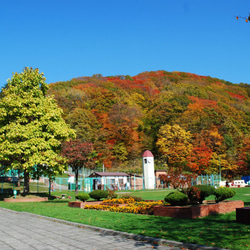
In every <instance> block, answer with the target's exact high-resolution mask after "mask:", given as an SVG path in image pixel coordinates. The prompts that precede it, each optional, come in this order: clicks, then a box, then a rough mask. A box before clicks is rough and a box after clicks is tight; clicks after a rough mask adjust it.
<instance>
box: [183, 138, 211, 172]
mask: <svg viewBox="0 0 250 250" xmlns="http://www.w3.org/2000/svg"><path fill="white" fill-rule="evenodd" d="M212 153H213V152H212V150H211V149H210V148H209V147H207V145H206V144H205V142H204V141H201V142H199V144H198V145H195V146H194V147H193V149H192V151H191V153H190V155H189V156H188V157H187V160H188V166H189V167H190V170H191V171H192V172H193V173H197V174H207V173H210V172H209V171H210V169H209V161H210V159H211V157H212Z"/></svg>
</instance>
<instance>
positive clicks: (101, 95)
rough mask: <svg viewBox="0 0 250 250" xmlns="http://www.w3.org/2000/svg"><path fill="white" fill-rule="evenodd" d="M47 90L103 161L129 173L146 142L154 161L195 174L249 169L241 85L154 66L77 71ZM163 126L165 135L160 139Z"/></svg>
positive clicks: (248, 115)
mask: <svg viewBox="0 0 250 250" xmlns="http://www.w3.org/2000/svg"><path fill="white" fill-rule="evenodd" d="M49 92H50V94H53V95H54V96H55V98H56V100H57V102H58V105H59V106H60V107H61V108H62V109H63V111H64V118H65V120H66V122H67V123H69V124H70V125H71V127H72V128H74V129H75V130H76V132H77V136H78V138H79V139H80V140H84V141H88V142H92V143H93V144H94V147H95V150H96V151H97V152H98V153H99V155H100V156H101V159H100V161H103V162H104V164H105V166H106V167H109V168H113V169H117V170H120V171H121V170H123V171H124V170H125V171H131V172H134V171H136V169H141V155H142V152H143V151H144V150H146V149H148V150H150V151H152V153H153V154H154V156H155V159H156V167H157V168H163V167H165V165H166V162H168V164H173V165H175V164H181V165H185V169H186V170H192V171H194V172H197V173H212V172H217V173H218V172H219V171H220V170H219V169H221V170H222V173H223V174H225V175H237V174H240V173H242V172H246V171H249V169H250V167H249V165H250V156H249V152H250V150H249V149H250V137H249V131H250V85H248V84H233V83H230V82H227V81H224V80H220V79H217V78H212V77H209V76H199V75H196V74H191V73H183V72H167V71H154V72H143V73H141V74H138V75H136V76H132V77H131V76H128V75H126V76H124V75H121V76H109V77H103V76H102V75H93V76H92V77H79V78H74V79H72V80H71V81H66V82H57V83H53V84H50V90H49ZM177 125H178V126H177ZM166 131H168V133H167V136H168V141H167V142H166V141H165V142H164V143H165V144H164V143H163V144H162V141H163V140H162V139H163V137H166ZM188 133H189V134H188ZM187 137H188V138H187ZM186 139H187V140H186ZM185 141H186V142H185ZM170 142H171V143H170ZM180 152H182V153H183V157H182V158H181V159H180V157H179V158H178V157H177V156H178V155H180ZM184 152H185V153H184Z"/></svg>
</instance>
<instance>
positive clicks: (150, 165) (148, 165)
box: [142, 150, 155, 189]
mask: <svg viewBox="0 0 250 250" xmlns="http://www.w3.org/2000/svg"><path fill="white" fill-rule="evenodd" d="M142 166H143V177H144V186H145V189H154V188H155V173H154V172H155V166H154V156H153V154H152V153H151V152H150V151H149V150H146V151H145V152H144V153H143V155H142Z"/></svg>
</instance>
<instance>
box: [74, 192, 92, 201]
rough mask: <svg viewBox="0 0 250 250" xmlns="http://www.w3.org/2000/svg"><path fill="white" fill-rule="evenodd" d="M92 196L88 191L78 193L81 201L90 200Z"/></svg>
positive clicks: (77, 197)
mask: <svg viewBox="0 0 250 250" xmlns="http://www.w3.org/2000/svg"><path fill="white" fill-rule="evenodd" d="M89 198H90V197H89V195H88V194H87V193H82V194H77V195H76V199H77V200H80V201H86V200H88V199H89Z"/></svg>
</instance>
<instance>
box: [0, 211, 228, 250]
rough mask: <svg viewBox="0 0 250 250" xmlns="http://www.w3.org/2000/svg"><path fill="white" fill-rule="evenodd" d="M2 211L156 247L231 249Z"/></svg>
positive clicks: (200, 249) (196, 249)
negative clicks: (118, 236) (146, 243)
mask: <svg viewBox="0 0 250 250" xmlns="http://www.w3.org/2000/svg"><path fill="white" fill-rule="evenodd" d="M0 210H6V211H9V212H13V213H17V214H18V213H19V214H27V215H29V216H32V217H36V218H41V219H45V220H49V221H53V222H57V223H62V224H66V225H71V226H75V227H78V228H84V229H88V230H93V231H97V232H100V233H102V234H104V235H120V236H122V237H125V238H127V239H132V240H136V241H144V242H148V243H152V244H154V245H166V246H175V247H179V248H183V249H188V250H229V249H225V248H218V247H210V246H203V245H198V244H191V243H184V242H178V241H172V240H165V239H161V238H154V237H149V236H144V235H136V234H132V233H126V232H121V231H115V230H112V229H106V228H101V227H95V226H90V225H86V224H81V223H77V222H71V221H66V220H61V219H57V218H52V217H47V216H44V215H39V214H32V213H28V212H19V211H15V210H11V209H7V208H2V207H0Z"/></svg>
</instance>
